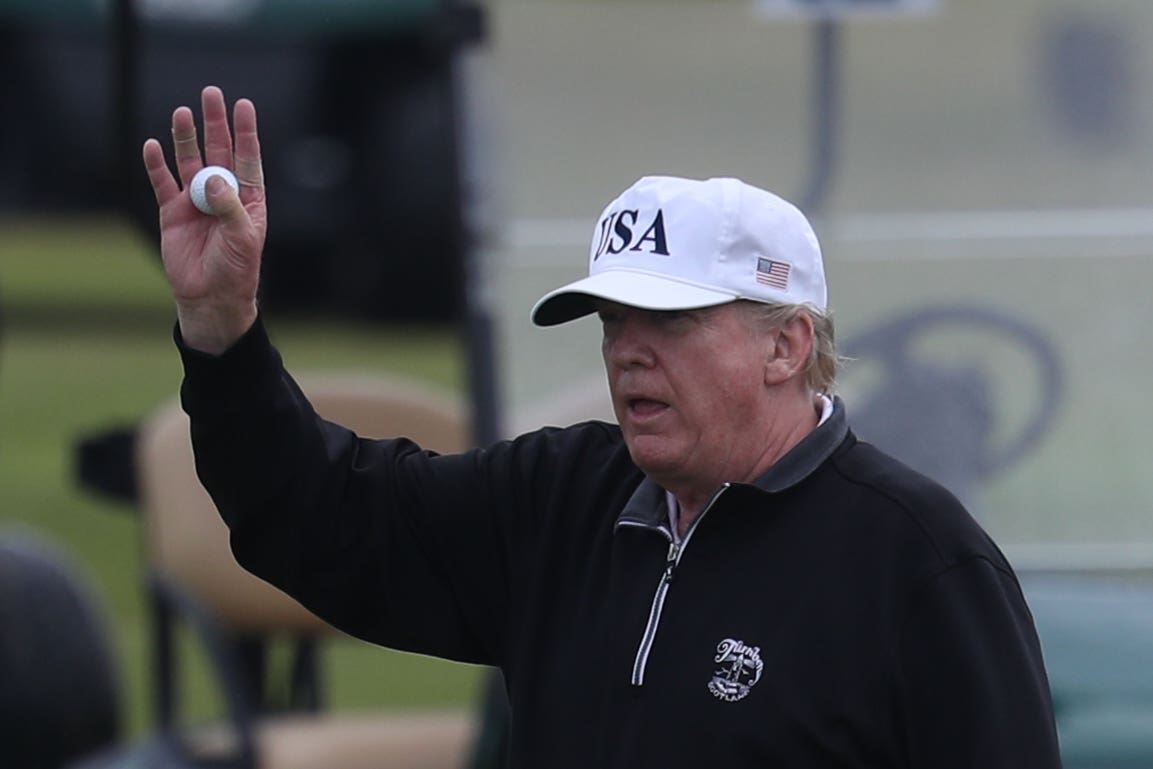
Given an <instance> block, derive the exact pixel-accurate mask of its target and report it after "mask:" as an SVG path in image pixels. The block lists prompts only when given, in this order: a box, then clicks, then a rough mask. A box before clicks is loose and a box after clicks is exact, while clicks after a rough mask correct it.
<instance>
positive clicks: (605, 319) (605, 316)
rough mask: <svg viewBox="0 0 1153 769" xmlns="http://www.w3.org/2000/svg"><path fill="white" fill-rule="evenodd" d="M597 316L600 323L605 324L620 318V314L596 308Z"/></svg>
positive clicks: (615, 321)
mask: <svg viewBox="0 0 1153 769" xmlns="http://www.w3.org/2000/svg"><path fill="white" fill-rule="evenodd" d="M597 317H598V318H600V321H601V324H602V325H605V326H607V325H608V324H610V323H618V322H619V321H620V319H621V314H620V313H619V312H614V311H612V310H597Z"/></svg>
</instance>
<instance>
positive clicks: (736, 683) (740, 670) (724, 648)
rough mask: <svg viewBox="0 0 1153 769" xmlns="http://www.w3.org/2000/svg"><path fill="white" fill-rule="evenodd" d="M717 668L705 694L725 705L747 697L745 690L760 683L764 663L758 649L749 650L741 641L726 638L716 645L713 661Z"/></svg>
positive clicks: (757, 647)
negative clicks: (709, 694) (709, 693)
mask: <svg viewBox="0 0 1153 769" xmlns="http://www.w3.org/2000/svg"><path fill="white" fill-rule="evenodd" d="M714 661H715V662H716V663H717V668H716V670H715V671H713V680H711V681H709V691H710V692H712V693H713V696H714V697H716V698H718V699H722V700H724V701H725V702H736V701H737V700H743V699H744V698H745V697H747V696H748V694H749V690H750V689H752V688H753V687H754V686H756V685H757V681H760V680H761V671H763V670H764V668H765V663H764V662H762V661H761V647H759V646H749V645H747V644H746V643H745V642H744V641H737V640H736V639H733V638H726V639H725V640H723V641H721V642H720V643H719V644H717V656H716V657H715V658H714Z"/></svg>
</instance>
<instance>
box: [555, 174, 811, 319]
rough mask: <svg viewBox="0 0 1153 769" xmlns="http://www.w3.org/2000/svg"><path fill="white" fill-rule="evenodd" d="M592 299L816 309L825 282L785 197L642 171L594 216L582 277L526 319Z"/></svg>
mask: <svg viewBox="0 0 1153 769" xmlns="http://www.w3.org/2000/svg"><path fill="white" fill-rule="evenodd" d="M598 298H599V299H607V300H609V301H612V302H617V303H619V304H624V305H628V306H631V307H640V308H643V309H646V310H690V309H695V308H698V307H711V306H714V305H718V304H724V303H726V302H732V301H735V300H737V299H750V300H752V301H755V302H771V303H784V304H811V305H814V306H815V307H817V308H818V309H820V310H824V309H825V305H826V301H827V289H826V287H825V268H824V263H823V261H822V259H821V246H820V244H819V243H818V242H817V236H816V234H815V233H814V232H813V228H812V226H811V225H810V224H809V221H808V220H807V219H806V218H805V216H804V214H802V213H801V212H800V211H799V210H798V209H797V208H796V207H795V206H793V205H792V204H791V203H789V202H787V201H785V200H783V199H781V198H779V197H777V196H776V195H774V194H773V193H771V192H767V191H766V190H762V189H759V188H757V187H753V186H751V185H749V184H745V183H744V182H742V181H740V180H738V179H708V180H705V181H699V180H695V179H681V178H677V177H673V176H646V177H644V178H642V179H640V180H639V181H637V182H636V183H635V184H633V186H631V187H629V188H628V189H627V190H625V191H624V192H623V193H622V194H621V195H620V197H618V198H617V199H616V200H614V201H613V202H612V203H610V204H609V205H608V207H607V208H606V209H605V210H604V213H602V214H601V217H600V219H599V220H598V221H597V225H596V227H595V229H594V231H593V238H592V245H591V247H590V248H589V274H588V277H587V278H582V279H580V280H577V281H574V282H573V283H569V284H568V285H565V286H561V287H560V288H558V289H555V290H553V291H550V292H549V293H547V294H545V295H544V296H543V297H541V299H540V301H538V302H537V303H536V305H535V306H534V307H533V308H532V320H533V322H534V323H535V324H537V325H538V326H555V325H557V324H559V323H566V322H568V321H570V320H575V319H576V318H580V317H583V316H585V315H589V314H591V313H593V312H595V307H594V305H593V301H594V300H595V299H598Z"/></svg>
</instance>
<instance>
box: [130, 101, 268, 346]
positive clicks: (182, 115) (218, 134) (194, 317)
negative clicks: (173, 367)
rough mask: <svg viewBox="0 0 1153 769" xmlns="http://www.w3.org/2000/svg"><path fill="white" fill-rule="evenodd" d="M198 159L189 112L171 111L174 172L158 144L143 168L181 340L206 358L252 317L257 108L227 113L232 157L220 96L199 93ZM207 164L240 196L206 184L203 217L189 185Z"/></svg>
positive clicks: (152, 144) (258, 207) (263, 217)
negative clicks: (234, 184) (227, 175)
mask: <svg viewBox="0 0 1153 769" xmlns="http://www.w3.org/2000/svg"><path fill="white" fill-rule="evenodd" d="M201 109H202V111H203V116H204V154H203V156H202V155H201V151H200V144H199V142H198V140H197V134H196V120H195V118H194V117H193V114H192V110H191V109H189V108H188V107H178V108H177V109H176V111H175V112H173V113H172V141H173V149H174V154H175V160H176V168H177V172H178V174H179V182H178V181H177V178H176V177H174V176H173V174H172V171H171V170H170V169H169V167H168V164H167V162H166V161H165V157H164V149H163V148H162V147H161V145H160V142H159V141H157V140H156V139H149V140H148V141H146V142H145V143H144V168H145V170H147V172H148V179H149V181H150V182H151V183H152V190H153V192H154V193H155V194H156V202H157V204H158V205H159V207H160V251H161V255H162V257H163V260H164V272H165V274H166V275H167V277H168V282H169V284H171V286H172V293H173V298H174V299H175V300H176V310H177V317H178V319H179V322H180V331H181V335H182V336H183V337H184V342H185V344H187V345H188V346H190V347H192V348H193V349H197V350H201V351H203V352H208V353H212V354H219V353H222V352H224V351H225V350H227V349H228V348H229V347H230V346H231V345H232V344H233V343H234V342H235V341H236V340H237V339H239V338H240V337H241V336H242V335H243V334H244V332H245V331H247V330H248V328H249V327H250V326H251V325H252V323H253V321H255V319H256V314H257V308H256V292H257V287H258V284H259V281H260V259H261V253H262V251H263V249H264V237H265V233H266V231H267V228H268V214H267V208H266V206H265V197H264V178H263V174H262V171H261V163H260V139H259V137H258V135H257V131H256V108H255V107H254V106H253V104H252V102H251V101H248V100H247V99H241V100H239V101H237V102H236V105H235V107H234V108H233V117H232V123H233V128H234V129H235V131H236V144H235V151H234V148H233V135H232V131H230V130H229V125H228V111H227V107H226V106H225V102H224V94H223V93H222V92H221V90H220V89H219V88H217V87H215V86H208V87H207V88H205V89H204V91H203V92H202V93H201ZM205 165H214V166H224V167H225V168H229V169H231V170H232V171H233V173H235V174H236V177H237V179H238V181H239V182H240V191H239V194H237V193H236V192H233V190H232V188H231V187H229V186H228V185H227V184H226V183H225V182H224V181H223V180H222V179H220V178H219V177H213V178H212V179H210V180H209V182H208V184H207V185H206V188H205V192H206V196H207V198H208V202H209V204H210V205H211V206H212V208H213V209H214V210H215V211H217V212H218V213H217V215H216V216H211V215H207V214H203V213H201V212H200V211H199V210H198V209H197V208H196V207H195V206H194V205H193V204H192V200H191V198H190V196H189V194H188V185H189V184H190V182H191V181H192V177H193V176H195V175H196V172H197V171H199V170H200V169H201V168H203V167H204V166H205Z"/></svg>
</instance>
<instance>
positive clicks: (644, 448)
mask: <svg viewBox="0 0 1153 769" xmlns="http://www.w3.org/2000/svg"><path fill="white" fill-rule="evenodd" d="M626 442H627V443H628V447H629V456H631V457H632V460H633V464H634V465H636V466H637V467H639V468H640V469H641V470H642V471H644V474H645V475H647V476H649V477H650V478H653V479H654V480H655V479H656V478H658V477H659V476H661V475H662V474H664V473H667V472H669V471H671V470H672V469H673V468H675V467H676V466H677V462H676V457H675V454H674V453H673V452H672V451H670V447H669V446H668V445H661V444H665V443H666V442H665V440H664V439H657V438H654V437H653V436H649V435H644V436H640V437H639V438H637V437H633V438H627V440H626Z"/></svg>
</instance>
